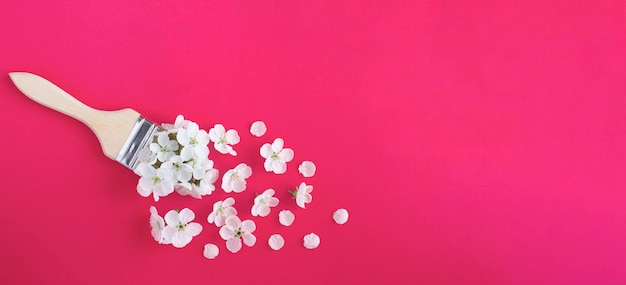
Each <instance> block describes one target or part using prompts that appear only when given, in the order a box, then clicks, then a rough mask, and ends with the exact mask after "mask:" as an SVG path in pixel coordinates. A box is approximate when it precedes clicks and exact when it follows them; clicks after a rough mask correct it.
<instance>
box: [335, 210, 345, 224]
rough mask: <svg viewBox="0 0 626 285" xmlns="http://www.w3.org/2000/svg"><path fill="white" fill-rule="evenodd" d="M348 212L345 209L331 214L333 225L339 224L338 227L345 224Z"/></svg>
mask: <svg viewBox="0 0 626 285" xmlns="http://www.w3.org/2000/svg"><path fill="white" fill-rule="evenodd" d="M348 216H349V215H348V210H346V209H337V210H336V211H335V212H334V213H333V220H335V223H337V224H339V225H343V224H345V223H346V222H348Z"/></svg>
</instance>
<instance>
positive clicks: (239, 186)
mask: <svg viewBox="0 0 626 285" xmlns="http://www.w3.org/2000/svg"><path fill="white" fill-rule="evenodd" d="M230 185H231V186H232V189H233V191H235V193H241V192H243V190H246V181H245V180H234V181H231V184H230Z"/></svg>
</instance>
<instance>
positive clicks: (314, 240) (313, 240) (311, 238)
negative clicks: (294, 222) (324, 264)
mask: <svg viewBox="0 0 626 285" xmlns="http://www.w3.org/2000/svg"><path fill="white" fill-rule="evenodd" d="M303 243H304V247H306V248H308V249H314V248H317V247H318V246H319V245H320V237H319V236H318V235H316V234H315V233H310V234H308V235H305V236H304V238H303Z"/></svg>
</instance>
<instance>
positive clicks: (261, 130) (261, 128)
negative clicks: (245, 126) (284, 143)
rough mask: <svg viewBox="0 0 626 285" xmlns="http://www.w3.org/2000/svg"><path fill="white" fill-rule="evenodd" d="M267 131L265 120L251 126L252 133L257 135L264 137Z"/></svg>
mask: <svg viewBox="0 0 626 285" xmlns="http://www.w3.org/2000/svg"><path fill="white" fill-rule="evenodd" d="M266 131H267V126H265V123H264V122H263V121H256V122H254V123H252V126H250V133H251V134H252V135H253V136H255V137H262V136H263V135H264V134H265V132H266Z"/></svg>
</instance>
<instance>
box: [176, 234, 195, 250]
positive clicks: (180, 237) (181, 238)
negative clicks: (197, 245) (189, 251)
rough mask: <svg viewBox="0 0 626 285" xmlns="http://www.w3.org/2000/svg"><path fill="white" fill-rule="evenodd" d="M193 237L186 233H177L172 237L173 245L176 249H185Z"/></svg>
mask: <svg viewBox="0 0 626 285" xmlns="http://www.w3.org/2000/svg"><path fill="white" fill-rule="evenodd" d="M191 238H192V237H191V235H189V234H187V233H186V232H184V231H177V232H176V233H174V235H173V236H172V245H173V246H174V247H176V248H182V247H185V246H186V245H187V244H189V243H190V242H191Z"/></svg>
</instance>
